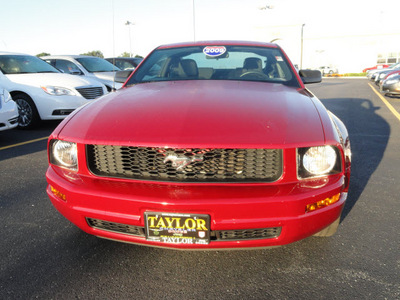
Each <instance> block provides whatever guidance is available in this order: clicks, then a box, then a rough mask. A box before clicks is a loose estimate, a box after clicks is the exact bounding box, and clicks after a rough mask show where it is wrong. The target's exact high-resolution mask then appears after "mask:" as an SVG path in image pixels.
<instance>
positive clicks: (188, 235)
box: [144, 212, 210, 244]
mask: <svg viewBox="0 0 400 300" xmlns="http://www.w3.org/2000/svg"><path fill="white" fill-rule="evenodd" d="M144 216H145V227H146V239H147V240H149V241H156V242H161V243H170V244H208V243H209V242H210V216H209V215H197V214H175V213H161V212H145V213H144Z"/></svg>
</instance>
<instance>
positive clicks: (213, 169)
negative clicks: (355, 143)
mask: <svg viewBox="0 0 400 300" xmlns="http://www.w3.org/2000/svg"><path fill="white" fill-rule="evenodd" d="M320 81H321V73H320V72H319V71H312V70H300V71H299V72H297V71H296V69H295V68H294V67H293V65H292V63H291V62H290V60H289V59H288V57H287V56H286V54H285V52H284V51H283V50H282V49H281V48H280V47H279V46H278V45H276V44H267V43H259V42H244V41H206V42H191V43H181V44H173V45H165V46H160V47H158V48H156V49H155V50H153V51H152V52H151V54H150V55H149V56H148V57H147V58H146V59H145V60H144V61H143V62H142V63H141V64H140V65H139V66H138V68H136V69H135V70H134V71H133V74H132V75H131V76H130V77H129V79H128V80H127V82H126V83H125V84H124V87H123V88H122V89H120V90H119V91H117V92H116V93H112V94H109V95H107V96H105V97H103V98H101V99H99V100H98V101H96V102H95V103H92V104H89V105H87V106H85V107H83V108H81V109H80V110H79V111H77V112H75V113H74V114H73V115H71V116H69V117H68V119H67V120H65V121H64V122H62V123H61V124H60V125H59V126H58V127H57V128H56V129H55V131H54V132H53V133H52V134H51V136H50V138H49V143H48V155H49V168H48V170H47V173H46V177H47V181H48V187H47V194H48V195H49V197H50V200H51V201H52V203H53V205H54V206H55V207H56V208H57V209H58V211H60V212H61V213H62V214H63V215H64V216H65V217H66V218H67V219H69V220H70V221H71V222H72V223H74V224H75V225H77V226H78V227H79V228H81V229H82V230H84V231H86V232H87V233H90V234H93V235H96V236H100V237H104V238H108V239H111V240H118V241H124V242H129V243H135V244H141V245H147V246H155V247H169V248H179V249H231V248H254V247H269V246H278V245H285V244H288V243H293V242H295V241H298V240H301V239H304V238H306V237H309V236H312V235H317V236H330V235H332V234H333V233H334V232H335V231H336V229H337V228H338V225H339V222H340V216H341V213H342V210H343V207H344V205H345V201H346V199H347V194H348V188H349V180H350V165H351V162H350V161H351V151H350V140H349V136H348V133H347V130H346V127H345V125H344V124H343V123H342V122H341V121H340V120H339V119H338V118H337V117H336V116H335V115H333V114H332V113H331V112H329V111H328V110H327V109H326V108H325V107H324V106H323V104H322V103H321V102H320V101H319V100H318V99H317V97H315V96H314V95H313V94H312V93H311V92H310V91H309V90H307V89H306V88H305V86H304V83H317V82H320Z"/></svg>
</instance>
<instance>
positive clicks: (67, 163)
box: [49, 140, 78, 171]
mask: <svg viewBox="0 0 400 300" xmlns="http://www.w3.org/2000/svg"><path fill="white" fill-rule="evenodd" d="M49 152H50V162H51V163H52V164H54V165H57V166H60V167H64V168H67V169H70V170H74V171H76V170H77V169H78V149H77V147H76V143H71V142H67V141H61V140H53V141H51V144H50V149H49Z"/></svg>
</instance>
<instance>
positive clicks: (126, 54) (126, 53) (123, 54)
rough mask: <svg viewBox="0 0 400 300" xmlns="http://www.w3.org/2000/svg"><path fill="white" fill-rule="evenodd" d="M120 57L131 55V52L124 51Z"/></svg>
mask: <svg viewBox="0 0 400 300" xmlns="http://www.w3.org/2000/svg"><path fill="white" fill-rule="evenodd" d="M120 57H131V54H130V53H129V52H124V53H122V54H121V55H120Z"/></svg>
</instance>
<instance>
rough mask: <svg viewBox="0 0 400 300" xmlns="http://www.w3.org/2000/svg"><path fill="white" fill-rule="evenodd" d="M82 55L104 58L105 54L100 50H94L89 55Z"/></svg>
mask: <svg viewBox="0 0 400 300" xmlns="http://www.w3.org/2000/svg"><path fill="white" fill-rule="evenodd" d="M81 55H89V56H96V57H100V58H104V55H103V52H101V51H100V50H93V51H90V52H87V53H82V54H81Z"/></svg>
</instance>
